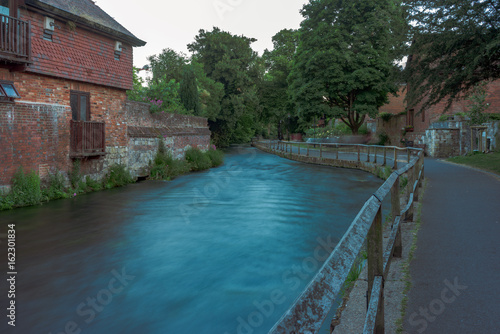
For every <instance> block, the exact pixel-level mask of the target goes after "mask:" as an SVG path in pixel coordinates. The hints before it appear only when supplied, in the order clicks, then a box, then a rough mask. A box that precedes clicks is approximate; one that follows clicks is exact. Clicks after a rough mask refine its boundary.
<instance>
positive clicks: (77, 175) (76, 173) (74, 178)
mask: <svg viewBox="0 0 500 334" xmlns="http://www.w3.org/2000/svg"><path fill="white" fill-rule="evenodd" d="M68 176H69V182H70V184H71V186H72V187H73V188H77V187H78V182H80V181H81V179H82V173H81V161H80V160H79V159H76V160H74V161H73V168H72V169H71V171H70V172H69V173H68Z"/></svg>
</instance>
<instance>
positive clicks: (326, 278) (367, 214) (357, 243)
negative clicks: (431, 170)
mask: <svg viewBox="0 0 500 334" xmlns="http://www.w3.org/2000/svg"><path fill="white" fill-rule="evenodd" d="M254 145H255V146H256V147H259V148H261V149H263V150H266V151H269V152H275V153H279V154H281V155H283V154H285V156H286V157H289V158H292V159H294V160H299V161H304V160H303V157H304V156H305V157H309V156H312V153H314V154H315V155H316V157H315V160H316V161H321V160H322V159H324V158H323V155H324V154H325V152H329V153H328V154H329V155H332V154H333V155H334V156H335V157H336V158H337V159H339V158H340V157H342V156H344V157H347V158H349V159H353V160H354V162H355V163H356V162H361V159H366V160H367V162H366V163H369V161H370V160H372V161H373V163H374V164H376V163H377V162H376V161H377V160H378V159H380V160H379V164H381V165H384V164H386V163H387V162H388V154H389V153H390V154H392V159H393V164H392V165H393V172H392V174H391V175H390V176H389V178H388V179H387V180H386V181H385V182H384V184H383V185H382V186H381V187H380V188H379V189H378V190H377V191H376V192H375V193H374V194H373V195H372V196H371V197H370V199H368V201H366V202H365V204H364V205H363V208H362V209H361V210H360V211H359V213H358V215H357V216H356V218H355V219H354V221H353V222H352V224H351V225H350V227H349V229H348V231H347V232H346V233H345V234H344V236H343V238H342V240H341V241H340V242H339V243H338V245H337V246H336V247H335V249H334V250H333V252H332V253H331V254H330V256H329V257H328V259H327V260H326V261H325V263H324V264H323V266H322V267H321V269H320V270H319V272H318V273H317V274H316V276H315V277H314V278H313V279H312V281H311V282H310V283H309V284H308V285H307V287H306V289H305V290H304V291H303V292H302V293H301V295H300V296H299V297H298V298H297V300H296V301H295V302H294V304H293V305H292V306H291V307H290V308H289V310H288V311H287V312H286V313H285V314H283V316H282V317H281V319H280V320H279V321H278V322H277V323H276V324H275V325H274V327H273V328H272V329H271V330H270V331H269V333H270V334H285V333H286V334H299V333H318V332H319V330H320V328H321V326H322V324H323V322H324V321H325V319H326V317H327V315H328V312H329V311H330V309H331V307H332V304H333V302H334V301H335V298H336V297H337V296H338V295H339V293H340V292H341V291H342V288H343V286H344V283H345V281H346V279H347V276H348V274H349V271H350V270H351V268H352V267H353V265H354V263H355V261H356V259H357V257H358V255H359V253H360V251H361V249H362V247H363V244H364V243H365V241H366V243H367V247H368V261H367V262H368V298H369V301H368V310H367V316H366V319H365V326H364V331H363V333H364V334H369V333H370V334H371V333H377V334H379V333H384V280H385V278H386V277H387V274H388V272H389V268H390V264H391V259H392V257H401V255H402V249H403V248H402V247H403V245H402V241H401V222H402V221H404V220H412V219H413V206H414V202H415V201H418V196H419V191H420V188H421V186H422V181H423V178H424V153H423V150H421V149H415V148H404V149H403V148H398V147H383V146H369V145H344V144H308V143H291V142H282V141H274V142H271V141H269V142H267V143H262V142H259V143H255V144H254ZM318 156H319V157H318ZM329 159H331V158H329ZM382 159H383V160H382ZM339 160H340V159H339ZM405 160H406V161H405ZM398 161H399V162H400V163H401V162H404V166H403V167H401V168H399V169H398V168H397V166H398ZM311 162H312V161H311ZM403 177H405V178H406V179H405V180H404V182H405V183H406V180H407V181H408V188H409V191H407V192H405V194H404V195H403V196H405V197H406V198H405V203H407V204H406V206H405V207H404V208H403V209H401V208H400V196H401V192H400V183H401V182H403V181H402V178H403ZM389 194H390V195H391V214H392V218H393V222H392V232H391V235H390V238H389V240H388V242H387V246H386V248H385V249H384V248H383V236H382V202H383V201H384V199H385V198H386V196H387V195H389Z"/></svg>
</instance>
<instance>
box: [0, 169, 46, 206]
mask: <svg viewBox="0 0 500 334" xmlns="http://www.w3.org/2000/svg"><path fill="white" fill-rule="evenodd" d="M42 199H43V194H42V190H41V187H40V177H39V176H38V175H37V174H36V173H35V172H34V171H31V172H29V173H25V172H24V169H23V168H22V167H20V168H19V169H18V170H17V172H16V174H15V175H14V178H13V179H12V189H11V192H10V194H9V195H7V196H6V198H5V199H4V200H2V202H3V203H2V204H1V205H2V207H3V208H4V209H11V208H13V207H21V206H29V205H37V204H40V203H41V202H42Z"/></svg>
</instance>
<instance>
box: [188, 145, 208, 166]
mask: <svg viewBox="0 0 500 334" xmlns="http://www.w3.org/2000/svg"><path fill="white" fill-rule="evenodd" d="M186 161H187V162H188V163H189V165H190V166H191V170H194V171H200V170H205V169H209V168H210V167H212V161H211V160H210V157H209V156H208V155H207V154H205V153H203V152H202V151H200V150H199V149H197V148H189V149H187V150H186Z"/></svg>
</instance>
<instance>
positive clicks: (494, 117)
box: [488, 114, 500, 121]
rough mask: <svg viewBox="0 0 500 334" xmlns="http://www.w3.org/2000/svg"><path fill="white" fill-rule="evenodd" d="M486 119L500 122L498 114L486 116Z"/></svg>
mask: <svg viewBox="0 0 500 334" xmlns="http://www.w3.org/2000/svg"><path fill="white" fill-rule="evenodd" d="M488 118H489V120H491V121H500V114H488Z"/></svg>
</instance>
